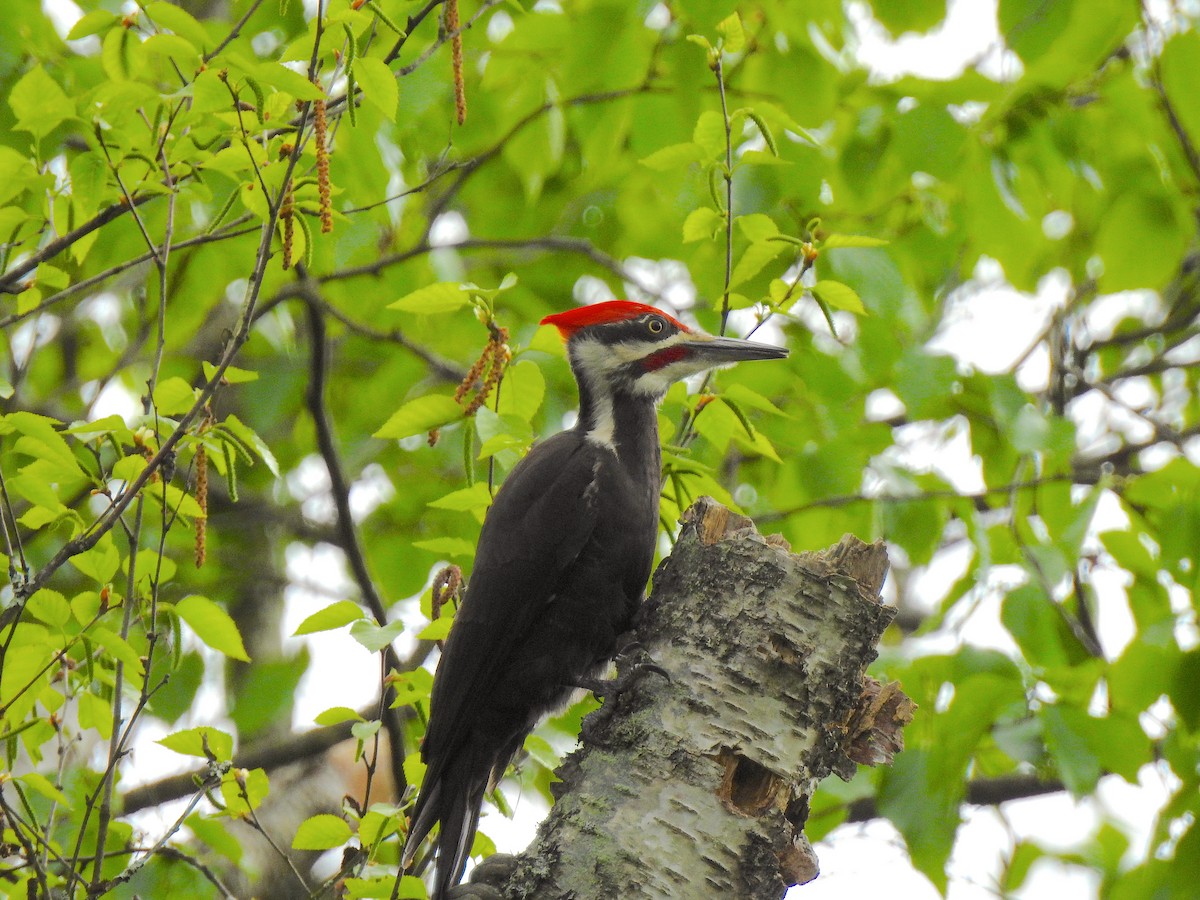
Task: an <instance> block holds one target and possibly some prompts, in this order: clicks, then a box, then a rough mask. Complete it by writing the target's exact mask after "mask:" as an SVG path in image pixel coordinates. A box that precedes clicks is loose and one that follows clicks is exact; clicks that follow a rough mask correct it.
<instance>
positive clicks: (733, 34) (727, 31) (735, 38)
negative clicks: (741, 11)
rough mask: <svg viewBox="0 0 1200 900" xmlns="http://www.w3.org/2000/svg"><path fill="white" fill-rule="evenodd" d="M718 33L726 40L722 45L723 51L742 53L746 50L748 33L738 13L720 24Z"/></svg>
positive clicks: (718, 24)
mask: <svg viewBox="0 0 1200 900" xmlns="http://www.w3.org/2000/svg"><path fill="white" fill-rule="evenodd" d="M717 33H718V34H720V35H721V36H722V37H723V38H724V39H725V40H724V41H722V43H721V49H722V50H724V51H725V52H726V53H741V52H742V50H744V49H745V47H746V32H745V31H744V30H743V29H742V19H741V16H739V15H738V14H737V13H734V14H733V15H731V16H729V17H727V18H724V19H722V20H721V21H720V22H718V23H717Z"/></svg>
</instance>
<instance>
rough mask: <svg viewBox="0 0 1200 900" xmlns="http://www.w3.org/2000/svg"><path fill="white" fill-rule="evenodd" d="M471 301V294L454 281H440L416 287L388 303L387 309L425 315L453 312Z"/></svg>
mask: <svg viewBox="0 0 1200 900" xmlns="http://www.w3.org/2000/svg"><path fill="white" fill-rule="evenodd" d="M470 302H471V295H470V294H469V293H467V292H466V291H464V290H463V289H462V286H461V285H460V284H458V282H455V281H441V282H438V283H437V284H430V285H426V286H425V287H423V288H418V289H417V290H415V291H413V292H412V293H411V294H405V295H404V296H403V297H401V298H400V299H399V300H396V301H394V302H392V303H389V304H388V309H398V310H401V311H403V312H413V313H421V314H422V315H426V316H434V315H441V314H442V313H448V312H455V311H456V310H459V309H462V308H463V307H464V306H466V305H467V304H468V303H470Z"/></svg>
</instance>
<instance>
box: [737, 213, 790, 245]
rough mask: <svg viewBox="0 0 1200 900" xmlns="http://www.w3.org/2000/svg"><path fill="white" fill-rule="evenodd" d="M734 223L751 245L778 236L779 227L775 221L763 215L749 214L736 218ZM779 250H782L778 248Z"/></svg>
mask: <svg viewBox="0 0 1200 900" xmlns="http://www.w3.org/2000/svg"><path fill="white" fill-rule="evenodd" d="M734 221H735V222H736V223H737V226H738V228H739V229H740V230H741V232H742V234H744V235H745V236H746V238H747V239H748V240H749V241H750V242H751V243H757V242H759V241H765V240H767V239H768V238H773V237H775V236H776V235H777V234H779V226H778V225H776V224H775V220H774V219H772V218H771V217H770V216H768V215H764V214H763V213H750V214H749V215H745V216H738V217H737V218H736V219H734ZM779 249H781V250H782V249H783V248H782V247H780V248H779Z"/></svg>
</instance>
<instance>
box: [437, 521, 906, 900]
mask: <svg viewBox="0 0 1200 900" xmlns="http://www.w3.org/2000/svg"><path fill="white" fill-rule="evenodd" d="M684 523H685V524H684V528H683V532H682V534H681V535H680V538H679V541H678V543H677V544H676V545H675V549H674V551H673V552H672V554H671V555H670V557H668V558H667V559H666V560H664V561H663V563H662V565H660V566H659V568H658V571H657V572H656V573H655V575H654V591H653V593H652V594H651V596H650V598H649V600H647V601H646V604H645V606H644V608H643V610H642V612H641V614H640V617H639V624H638V629H637V630H638V637H639V640H640V643H641V646H642V647H643V648H644V649H645V650H646V651H647V652H648V654H649V656H650V658H651V659H652V660H653V662H654V663H655V665H657V666H661V667H662V668H663V669H664V670H666V671H667V672H668V673H669V674H670V680H668V679H666V678H663V677H661V676H660V675H658V674H655V673H653V672H649V671H647V672H644V673H643V674H642V675H641V677H639V678H638V679H637V680H636V682H635V683H634V684H633V685H632V686H631V687H630V688H629V689H628V690H627V691H625V692H624V693H621V694H619V695H618V696H617V697H615V698H612V699H610V700H607V701H606V702H605V704H604V706H603V707H602V708H601V709H600V710H598V711H597V712H595V713H593V714H592V715H591V716H589V717H588V718H587V719H586V720H585V722H584V728H583V735H582V743H581V747H580V749H579V750H577V751H576V752H575V753H573V754H572V755H571V756H570V757H568V758H567V759H566V760H565V761H564V763H563V766H562V767H561V768H560V770H559V772H558V775H559V777H560V778H561V779H562V783H561V784H559V785H557V786H556V787H557V790H556V797H557V799H556V802H555V805H554V808H553V810H552V811H551V813H550V815H549V817H548V818H547V819H546V821H545V822H543V824H542V826H541V828H540V829H539V831H538V836H537V838H536V840H535V841H534V843H533V845H532V846H531V847H530V848H529V849H528V850H526V851H525V853H523V854H521V855H520V856H518V857H516V859H515V862H514V861H513V859H512V858H511V857H509V858H494V860H489V861H488V862H485V863H484V864H483V865H481V866H479V867H478V868H477V869H476V870H475V872H474V873H473V876H472V880H473V883H472V884H471V885H464V886H462V887H460V888H459V889H458V890H457V891H456V892H455V895H456V896H460V897H478V898H489V897H494V898H501V897H502V898H507V900H517V898H520V900H550V898H566V897H570V898H573V900H589V898H595V900H611V898H614V897H623V898H625V897H684V898H693V897H694V898H701V897H723V898H724V897H730V898H751V900H758V898H771V900H777V898H779V897H782V896H783V894H784V892H785V891H786V890H787V888H788V886H790V885H792V884H802V883H804V882H807V881H811V880H812V879H813V878H815V877H816V876H817V874H818V865H817V859H816V856H815V854H814V853H813V850H812V847H811V846H810V845H809V843H808V841H807V840H806V839H805V837H804V834H803V826H804V822H805V820H806V819H807V817H808V808H809V799H810V797H811V796H812V793H813V791H814V790H815V789H816V786H817V784H818V783H819V782H820V781H821V780H822V779H823V778H825V777H827V776H828V775H829V774H831V773H833V774H837V775H839V776H841V777H842V778H847V779H848V778H850V777H851V776H853V774H854V772H855V769H856V766H857V763H860V762H861V763H865V764H868V765H874V764H877V763H880V762H890V760H891V758H892V755H893V754H894V753H895V752H896V751H898V750H899V749H901V748H902V747H903V738H902V735H901V728H902V727H903V725H904V724H906V723H907V722H908V721H909V720H911V718H912V712H913V709H914V706H913V704H912V701H911V700H909V699H908V698H907V697H906V696H905V695H904V694H903V693H902V692H901V691H900V690H899V688H898V686H896V685H880V684H879V683H878V682H876V681H874V679H871V678H868V677H866V676H865V675H864V672H865V669H866V667H867V666H868V665H869V664H870V663H871V662H872V661H873V660H874V659H875V656H876V645H877V643H878V641H879V638H880V636H881V635H882V633H883V631H884V629H885V628H886V627H887V625H888V623H889V622H891V620H892V617H893V615H894V610H892V609H890V608H888V607H885V606H883V605H882V604H881V602H880V600H879V588H880V586H881V585H882V583H883V579H884V576H885V575H886V572H887V553H886V551H885V549H884V547H883V544H882V542H876V543H875V544H873V545H870V546H868V545H866V544H863V543H862V542H861V541H859V540H857V539H856V538H854V537H851V536H847V537H845V538H843V539H842V541H841V542H840V543H839V544H838V545H836V546H835V547H833V548H830V549H829V550H826V551H825V552H823V553H819V554H809V553H806V554H800V555H795V554H792V553H789V552H788V548H787V546H786V543H785V542H784V541H782V539H780V538H778V537H770V538H764V537H763V536H762V535H760V534H759V533H758V532H757V531H756V530H755V528H754V525H753V523H752V522H751V521H750V520H749V519H746V518H744V517H742V516H738V515H735V514H733V513H731V512H730V511H729V510H727V509H725V508H724V507H722V506H720V505H719V504H717V503H716V502H715V501H713V500H711V499H708V498H702V499H701V500H700V501H699V502H697V503H696V504H695V505H694V506H693V507H692V508H691V509H690V510H689V511H688V512H687V514H686V515H685V517H684ZM630 665H633V663H624V662H622V663H620V664H619V665H618V672H619V675H621V674H624V673H625V672H627V671H628V670H629V666H630Z"/></svg>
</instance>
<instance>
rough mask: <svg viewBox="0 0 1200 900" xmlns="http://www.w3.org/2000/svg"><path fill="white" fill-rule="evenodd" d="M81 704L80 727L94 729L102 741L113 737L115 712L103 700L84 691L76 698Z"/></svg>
mask: <svg viewBox="0 0 1200 900" xmlns="http://www.w3.org/2000/svg"><path fill="white" fill-rule="evenodd" d="M76 699H77V700H78V702H79V727H80V728H94V729H96V731H97V732H98V733H99V735H100V738H101V739H102V740H105V741H107V740H108V739H109V738H111V737H112V726H113V711H112V707H111V706H109V705H108V703H106V702H105V701H104V700H103V699H102V698H100V697H99V696H97V695H96V694H92V693H89V692H87V691H84V692H82V693H80V694H79V696H78V697H77V698H76Z"/></svg>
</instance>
